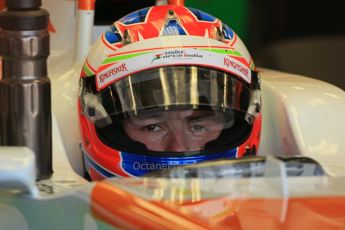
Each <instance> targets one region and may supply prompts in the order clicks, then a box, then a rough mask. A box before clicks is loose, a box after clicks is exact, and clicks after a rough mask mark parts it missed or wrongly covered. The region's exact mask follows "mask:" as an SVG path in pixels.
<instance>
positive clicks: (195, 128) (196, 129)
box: [190, 125, 208, 132]
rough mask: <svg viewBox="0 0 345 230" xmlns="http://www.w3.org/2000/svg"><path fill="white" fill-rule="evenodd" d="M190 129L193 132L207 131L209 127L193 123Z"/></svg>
mask: <svg viewBox="0 0 345 230" xmlns="http://www.w3.org/2000/svg"><path fill="white" fill-rule="evenodd" d="M190 129H191V131H192V132H206V131H208V129H207V128H205V127H204V126H201V125H193V126H192V127H191V128H190Z"/></svg>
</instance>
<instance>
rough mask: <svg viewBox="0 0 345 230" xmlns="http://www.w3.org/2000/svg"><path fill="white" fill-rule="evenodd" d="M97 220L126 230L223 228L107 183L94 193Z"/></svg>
mask: <svg viewBox="0 0 345 230" xmlns="http://www.w3.org/2000/svg"><path fill="white" fill-rule="evenodd" d="M91 210H92V214H93V216H94V217H96V218H98V219H100V220H103V221H105V222H106V223H108V224H110V225H112V226H114V227H119V228H123V229H150V230H154V229H193V230H198V229H200V230H201V229H223V228H217V227H216V226H211V225H210V224H209V223H208V222H207V221H206V220H203V219H201V218H199V217H198V216H196V215H187V214H185V213H182V212H181V211H180V210H178V209H177V208H176V207H172V206H169V205H167V204H164V203H162V202H157V201H148V200H145V199H143V198H140V197H138V196H135V195H132V194H130V193H127V192H125V191H123V190H121V189H119V188H117V187H116V186H114V185H112V184H110V183H107V182H98V183H97V184H96V185H95V187H94V189H93V191H92V193H91Z"/></svg>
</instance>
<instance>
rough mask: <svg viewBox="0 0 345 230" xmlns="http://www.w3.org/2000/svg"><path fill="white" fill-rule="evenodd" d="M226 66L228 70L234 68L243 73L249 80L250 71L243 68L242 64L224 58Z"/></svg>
mask: <svg viewBox="0 0 345 230" xmlns="http://www.w3.org/2000/svg"><path fill="white" fill-rule="evenodd" d="M224 65H225V66H226V67H227V68H233V69H236V70H238V71H240V72H241V73H243V74H244V75H245V76H246V77H247V78H248V74H249V70H248V69H247V68H245V67H243V66H241V65H240V64H238V63H236V62H234V61H232V60H230V59H228V58H224Z"/></svg>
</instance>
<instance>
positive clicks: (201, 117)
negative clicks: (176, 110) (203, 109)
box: [186, 113, 218, 121]
mask: <svg viewBox="0 0 345 230" xmlns="http://www.w3.org/2000/svg"><path fill="white" fill-rule="evenodd" d="M217 115H218V114H215V113H208V114H195V115H191V116H189V117H187V118H186V119H187V120H188V121H199V120H201V121H202V120H205V119H209V118H213V117H217Z"/></svg>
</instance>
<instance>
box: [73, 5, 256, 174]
mask: <svg viewBox="0 0 345 230" xmlns="http://www.w3.org/2000/svg"><path fill="white" fill-rule="evenodd" d="M79 88H80V90H79V99H78V108H79V110H78V111H79V120H80V129H81V135H82V143H81V149H82V152H83V159H84V164H85V169H86V172H87V174H88V175H89V176H90V178H91V179H92V180H98V179H103V178H107V177H113V176H117V177H128V176H142V175H144V174H146V173H148V172H152V171H156V170H161V169H166V168H170V167H176V166H181V165H186V164H192V163H197V162H202V161H208V160H216V159H229V158H240V157H243V156H250V155H255V154H256V152H257V149H258V145H259V140H260V129H261V112H260V109H261V99H260V79H259V75H258V73H257V72H256V69H255V66H254V63H253V60H252V58H251V56H250V54H249V52H248V50H247V49H246V47H245V45H244V44H243V42H242V41H241V40H240V38H239V37H238V36H237V34H236V33H235V32H234V31H233V30H232V29H230V27H228V26H227V25H226V24H224V23H223V22H222V21H221V20H219V19H217V18H215V17H213V16H212V15H209V14H207V13H204V12H202V11H200V10H196V9H193V8H188V7H184V6H177V5H165V6H153V7H148V8H144V9H141V10H138V11H135V12H133V13H130V14H128V15H127V16H124V17H123V18H121V19H119V20H118V21H116V22H115V23H113V24H112V25H111V26H110V27H109V29H108V30H106V31H105V32H104V33H103V34H102V35H101V36H100V38H99V39H98V40H97V41H96V42H95V44H94V45H93V47H92V48H91V51H90V53H89V55H88V56H87V58H86V61H85V63H84V66H83V69H82V71H81V77H80V86H79Z"/></svg>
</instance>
